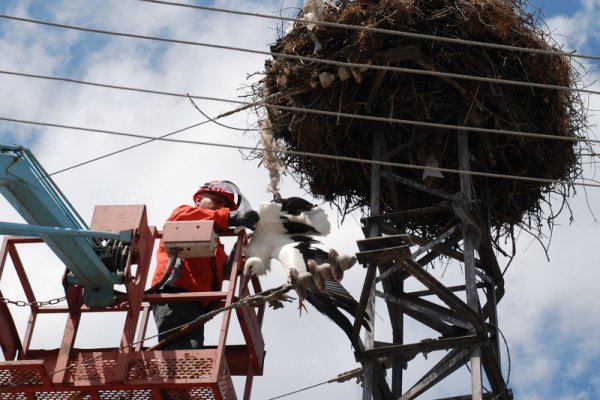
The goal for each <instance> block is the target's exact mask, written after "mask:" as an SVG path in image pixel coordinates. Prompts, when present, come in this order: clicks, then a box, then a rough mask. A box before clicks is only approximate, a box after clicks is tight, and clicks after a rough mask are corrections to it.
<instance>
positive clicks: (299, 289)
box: [288, 268, 308, 316]
mask: <svg viewBox="0 0 600 400" xmlns="http://www.w3.org/2000/svg"><path fill="white" fill-rule="evenodd" d="M288 281H289V283H290V284H291V285H292V287H293V288H294V290H295V291H296V293H297V294H298V310H300V316H302V309H304V310H305V311H306V312H307V313H308V310H307V309H306V306H305V305H304V299H306V286H304V285H303V284H302V278H301V277H300V273H299V272H298V270H297V269H296V268H290V269H289V271H288Z"/></svg>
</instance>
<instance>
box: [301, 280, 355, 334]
mask: <svg viewBox="0 0 600 400" xmlns="http://www.w3.org/2000/svg"><path fill="white" fill-rule="evenodd" d="M306 300H307V301H308V302H309V303H310V304H312V305H313V307H314V308H316V309H317V310H318V311H319V312H320V313H321V314H323V315H326V316H327V317H329V318H330V319H331V320H332V321H333V322H335V323H336V325H337V326H339V327H340V328H341V329H342V330H343V331H344V333H345V334H346V335H347V336H348V338H349V339H350V341H352V323H351V322H350V320H349V319H348V317H346V316H345V315H344V314H343V313H342V312H341V311H340V310H339V309H338V308H337V307H336V305H335V304H334V303H333V302H332V301H331V299H330V298H329V297H327V296H326V295H324V294H323V293H319V292H316V291H308V294H307V296H306Z"/></svg>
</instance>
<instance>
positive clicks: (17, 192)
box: [0, 145, 265, 400]
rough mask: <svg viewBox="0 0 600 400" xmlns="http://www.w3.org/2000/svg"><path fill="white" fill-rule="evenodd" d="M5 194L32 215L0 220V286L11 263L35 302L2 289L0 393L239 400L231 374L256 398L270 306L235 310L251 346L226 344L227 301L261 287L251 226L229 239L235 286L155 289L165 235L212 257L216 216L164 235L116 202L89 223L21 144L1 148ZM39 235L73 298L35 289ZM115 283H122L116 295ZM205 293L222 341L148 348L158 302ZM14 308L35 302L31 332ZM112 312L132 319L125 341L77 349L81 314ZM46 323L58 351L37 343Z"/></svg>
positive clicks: (123, 331)
mask: <svg viewBox="0 0 600 400" xmlns="http://www.w3.org/2000/svg"><path fill="white" fill-rule="evenodd" d="M0 193H2V194H3V195H4V197H6V198H7V200H8V201H9V202H10V204H11V205H13V206H14V208H15V209H16V210H17V211H18V212H19V214H20V215H21V216H22V217H23V218H24V219H25V221H26V224H14V223H6V222H0V234H4V235H12V236H6V237H5V238H4V240H3V242H2V246H1V248H0V283H2V279H3V272H5V270H6V268H8V267H9V266H11V265H12V267H14V270H15V272H16V276H17V277H18V281H19V284H20V285H21V286H22V290H23V293H25V296H26V301H24V300H20V301H16V302H15V301H11V300H10V299H6V298H4V296H3V294H2V293H1V291H0V299H1V301H0V347H1V348H2V352H3V355H4V360H5V361H3V362H0V399H2V400H3V399H17V400H20V399H23V400H25V399H43V400H55V399H57V400H58V399H60V400H62V399H106V400H109V399H110V400H112V399H136V400H143V399H215V400H220V399H236V398H237V396H236V393H235V390H234V386H233V383H232V378H231V377H232V375H239V376H245V378H246V379H245V387H244V394H243V398H244V399H249V398H250V393H251V388H252V380H253V377H254V376H257V375H262V371H263V360H264V356H265V350H264V348H265V345H264V341H263V337H262V333H261V325H262V320H263V315H264V307H265V306H264V304H263V305H261V306H257V307H243V308H235V314H236V316H237V319H238V321H239V324H240V328H241V331H242V334H243V337H244V342H245V343H243V344H237V345H231V344H227V337H228V333H229V326H230V320H231V313H232V309H230V308H227V306H230V305H231V304H233V303H234V302H236V301H237V300H239V299H241V298H243V297H246V296H248V295H249V294H250V291H251V290H252V291H253V292H254V293H259V292H260V291H261V288H260V283H259V281H258V279H256V278H254V279H253V280H252V285H248V287H246V288H244V289H243V292H242V289H241V285H240V284H239V282H240V279H241V274H242V270H243V259H242V254H241V249H242V246H243V244H244V243H245V241H246V235H245V233H244V232H243V231H242V232H241V233H239V234H237V235H235V234H234V233H233V232H229V233H227V234H226V235H229V236H237V242H236V246H235V250H234V254H233V255H232V256H233V262H232V263H231V269H230V271H229V272H228V277H229V285H228V286H227V289H226V290H224V291H218V292H202V293H172V294H171V293H152V292H151V291H148V290H145V285H146V280H147V277H148V274H149V269H150V267H151V265H150V264H151V259H152V254H153V251H154V250H153V249H154V245H155V242H156V240H157V239H161V238H163V232H164V233H165V235H169V236H168V237H167V236H165V237H164V238H163V239H164V241H165V242H167V241H169V242H170V243H171V246H173V247H174V248H175V249H176V251H175V252H174V254H175V253H177V252H178V253H179V255H184V254H195V255H198V254H200V255H202V254H211V249H212V247H211V246H213V245H214V238H215V233H214V231H213V229H212V222H210V221H204V222H201V221H199V223H198V224H195V225H194V226H189V225H188V226H181V227H175V229H171V228H173V226H171V227H169V228H170V229H164V231H159V230H157V229H156V228H155V227H152V226H148V222H147V215H146V207H145V206H144V205H126V206H122V205H117V206H97V207H96V208H95V211H94V216H93V218H92V222H91V224H90V226H89V227H88V226H87V225H86V224H85V222H84V221H83V220H82V219H81V217H80V216H79V215H78V214H77V213H76V211H75V210H74V208H73V207H72V206H71V205H70V203H69V202H68V201H67V200H66V198H65V196H64V195H63V194H62V193H61V192H60V190H59V189H58V188H57V187H56V185H55V184H54V183H53V182H52V180H51V179H50V177H49V176H48V174H47V173H46V172H45V171H44V169H43V168H42V167H41V165H40V164H39V163H38V161H37V160H36V159H35V157H34V156H33V154H32V153H31V152H30V151H29V150H27V149H25V148H23V147H19V146H5V145H0ZM207 224H208V225H207ZM171 232H175V234H173V233H171ZM42 242H43V243H45V244H46V245H48V247H50V249H51V250H52V251H53V252H54V253H55V254H56V255H57V256H58V258H59V259H60V260H61V262H62V263H64V265H65V267H66V272H65V275H64V278H63V282H62V284H63V286H64V290H65V296H64V297H65V300H66V305H59V304H46V303H45V302H42V301H40V299H38V298H37V296H36V293H35V292H34V290H33V288H32V285H31V284H30V277H31V274H35V271H36V268H43V266H39V265H38V266H36V265H33V266H32V265H28V266H26V265H24V263H23V262H22V257H20V255H19V251H20V250H21V249H23V248H27V247H28V246H31V245H32V244H35V243H42ZM177 246H179V247H177ZM4 275H6V274H4ZM117 284H118V285H121V286H122V287H124V288H125V290H124V291H123V292H119V291H116V290H115V285H117ZM121 286H120V287H121ZM236 291H237V294H236ZM207 299H208V300H212V301H215V304H217V305H218V307H225V308H226V311H223V312H222V313H220V314H219V316H220V317H221V318H222V320H221V328H220V336H219V339H218V342H217V344H216V345H213V346H207V347H205V348H203V349H199V350H161V345H164V343H163V342H159V343H158V344H157V345H154V346H148V345H147V344H145V342H144V338H145V336H146V329H147V326H148V321H149V320H150V319H151V318H150V313H151V308H152V304H153V303H156V302H164V301H201V300H207ZM10 303H20V304H17V305H21V306H26V307H28V308H29V309H30V312H29V319H28V323H27V326H26V329H25V331H24V333H22V334H20V332H19V331H18V329H17V326H16V323H15V319H14V316H13V314H12V313H11V307H9V304H10ZM115 312H116V313H121V314H124V315H125V321H124V323H123V325H122V326H120V327H119V326H115V328H114V329H116V330H118V331H119V332H120V341H119V343H115V345H114V347H108V348H106V347H105V348H86V349H82V348H76V347H75V343H76V339H77V335H78V328H79V325H80V321H81V317H82V315H83V314H86V313H115ZM43 314H64V315H66V324H65V327H64V330H63V331H62V332H56V331H54V330H50V331H49V330H48V328H47V327H44V326H43V324H41V322H42V321H43V319H42V318H38V317H39V316H40V315H43ZM38 325H39V326H38ZM39 330H41V332H43V333H44V334H47V335H62V341H61V344H60V347H59V348H55V349H37V348H33V347H32V346H31V343H32V337H33V334H34V332H38V331H39Z"/></svg>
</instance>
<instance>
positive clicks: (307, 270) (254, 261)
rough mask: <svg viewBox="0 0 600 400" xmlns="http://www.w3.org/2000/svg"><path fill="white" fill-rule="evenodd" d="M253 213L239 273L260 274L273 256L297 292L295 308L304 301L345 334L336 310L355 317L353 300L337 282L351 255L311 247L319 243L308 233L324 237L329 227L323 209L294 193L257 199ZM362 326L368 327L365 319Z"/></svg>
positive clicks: (347, 329)
mask: <svg viewBox="0 0 600 400" xmlns="http://www.w3.org/2000/svg"><path fill="white" fill-rule="evenodd" d="M257 212H258V214H259V216H260V220H259V221H258V222H257V224H256V226H255V229H254V233H253V234H252V235H251V237H250V239H249V243H248V245H247V246H246V247H245V248H244V255H245V256H246V262H245V264H244V274H245V275H246V276H247V277H249V276H252V275H264V274H266V273H267V272H268V271H270V269H271V259H273V258H274V259H277V260H279V262H280V263H281V264H282V265H283V268H284V269H285V271H286V276H287V281H288V283H290V284H292V286H293V287H294V290H296V293H297V294H298V297H299V300H300V304H299V308H300V311H302V308H304V305H303V303H302V302H303V300H307V301H308V302H309V303H310V304H312V305H313V306H314V307H315V308H316V309H317V310H318V311H320V312H321V313H323V314H325V315H326V316H328V317H329V318H331V319H332V320H333V321H334V322H335V323H336V324H337V325H338V326H339V327H340V328H342V330H344V332H345V333H346V334H347V335H348V337H351V335H352V324H351V323H350V321H349V319H348V318H347V317H346V316H345V315H344V314H343V313H342V312H341V311H340V308H341V309H342V310H344V311H346V312H347V313H349V314H350V315H355V314H356V308H357V306H358V303H357V302H356V300H355V299H354V298H353V297H352V296H351V295H350V293H348V291H347V290H346V289H345V288H344V287H343V286H342V285H341V284H340V283H339V282H340V280H341V279H342V278H343V276H344V270H346V269H348V268H350V267H352V266H353V265H354V264H355V262H356V257H354V256H348V255H341V256H340V255H338V253H337V252H336V251H335V250H333V249H332V250H330V251H329V252H325V251H323V250H321V249H319V248H317V247H315V246H314V245H315V244H317V243H319V241H317V240H316V239H315V238H314V237H315V236H326V235H327V234H329V232H330V229H331V225H330V223H329V220H328V219H327V215H326V214H325V212H324V211H323V210H322V209H321V208H320V207H318V206H315V205H313V204H311V203H309V202H308V201H306V200H304V199H301V198H299V197H290V198H287V199H281V200H279V201H275V202H267V203H262V204H261V205H260V206H259V208H258V209H257ZM362 324H363V325H364V326H365V328H367V329H369V324H368V321H367V320H363V321H362Z"/></svg>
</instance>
